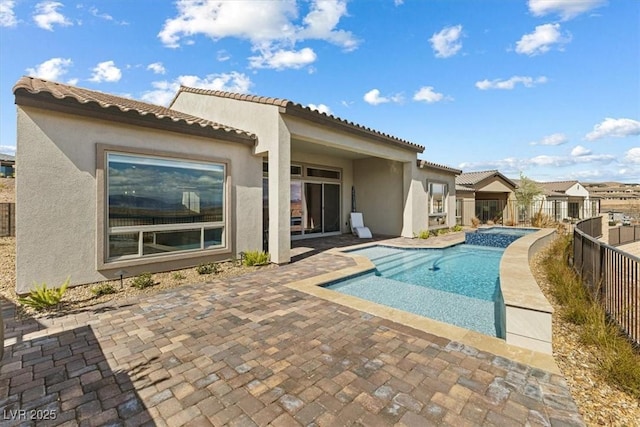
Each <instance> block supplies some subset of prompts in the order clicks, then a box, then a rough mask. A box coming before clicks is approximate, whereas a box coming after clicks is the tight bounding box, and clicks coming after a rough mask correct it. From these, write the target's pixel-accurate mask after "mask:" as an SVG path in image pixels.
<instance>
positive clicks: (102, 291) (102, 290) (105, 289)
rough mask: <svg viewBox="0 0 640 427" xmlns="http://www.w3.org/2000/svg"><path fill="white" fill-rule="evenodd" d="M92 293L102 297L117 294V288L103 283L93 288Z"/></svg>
mask: <svg viewBox="0 0 640 427" xmlns="http://www.w3.org/2000/svg"><path fill="white" fill-rule="evenodd" d="M91 293H92V294H93V295H95V296H97V297H99V296H102V295H109V294H115V293H116V288H114V287H113V285H112V284H110V283H102V284H100V285H96V286H94V287H93V288H91Z"/></svg>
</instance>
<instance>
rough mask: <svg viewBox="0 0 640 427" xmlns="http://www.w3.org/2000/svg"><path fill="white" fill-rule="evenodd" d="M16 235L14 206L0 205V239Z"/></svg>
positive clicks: (10, 204)
mask: <svg viewBox="0 0 640 427" xmlns="http://www.w3.org/2000/svg"><path fill="white" fill-rule="evenodd" d="M15 235H16V204H15V203H0V237H5V236H15Z"/></svg>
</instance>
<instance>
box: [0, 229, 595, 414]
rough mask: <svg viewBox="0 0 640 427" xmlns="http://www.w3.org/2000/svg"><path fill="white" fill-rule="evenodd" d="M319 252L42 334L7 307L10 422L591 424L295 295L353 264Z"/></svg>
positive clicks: (457, 358) (526, 391) (418, 334)
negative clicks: (311, 280)
mask: <svg viewBox="0 0 640 427" xmlns="http://www.w3.org/2000/svg"><path fill="white" fill-rule="evenodd" d="M346 241H348V240H346ZM334 243H335V241H334ZM305 244H306V245H309V242H306V243H305ZM327 244H330V242H329V241H324V242H323V243H321V245H327ZM321 249H322V248H319V249H318V247H316V248H315V249H310V250H309V251H308V252H306V255H309V256H306V257H304V255H305V254H303V253H304V252H305V250H300V249H298V250H296V252H295V253H300V254H303V255H300V256H298V258H300V259H298V260H296V261H295V262H293V263H291V264H289V265H286V266H281V267H279V268H274V269H267V270H262V271H259V272H256V273H252V274H249V275H245V276H242V277H236V278H231V279H227V280H212V281H211V282H208V283H204V284H198V285H190V286H183V287H180V288H178V289H174V290H170V291H164V292H161V293H158V294H156V295H154V296H153V297H150V298H147V299H146V300H143V301H128V302H125V303H120V304H119V305H113V306H104V307H95V308H93V309H90V310H84V311H80V312H77V313H71V314H68V315H65V316H62V317H57V318H48V319H40V320H39V322H36V321H34V320H28V321H23V322H20V321H16V320H15V317H14V311H15V307H13V305H12V304H11V303H9V302H7V301H3V303H2V314H3V316H4V318H5V323H6V328H7V329H6V333H5V345H6V347H5V356H4V359H3V361H2V367H1V368H0V417H2V418H0V424H1V425H34V424H35V425H65V426H66V425H87V426H97V425H127V426H129V425H131V426H138V425H158V426H164V425H168V426H180V425H189V426H209V425H215V426H221V425H229V426H253V425H259V426H263V425H274V426H298V425H304V426H307V425H319V426H324V425H327V426H336V425H371V426H387V425H394V424H399V425H408V426H428V425H455V426H467V425H469V426H470V425H496V426H504V425H532V426H535V425H541V426H548V425H553V426H555V425H558V426H566V425H570V426H574V425H583V422H582V419H581V417H580V415H579V413H578V410H577V408H576V405H575V404H574V402H573V399H572V398H571V395H570V393H569V389H568V386H567V384H566V382H565V380H564V379H563V378H562V377H561V376H559V375H557V374H553V373H550V372H546V371H543V370H541V369H538V368H532V367H530V366H527V365H524V364H522V363H518V362H516V361H512V360H509V359H506V358H504V357H500V356H495V355H493V354H490V353H487V352H483V351H479V350H477V349H475V348H473V347H470V346H466V345H464V344H461V343H458V342H455V341H450V340H448V339H445V338H442V337H438V336H436V335H433V334H430V333H427V332H424V331H420V330H416V329H413V328H410V327H407V326H404V325H400V324H398V323H394V322H392V321H389V320H386V319H383V318H380V317H376V316H373V315H371V314H368V313H366V312H363V311H358V310H354V309H351V308H348V307H344V306H342V305H339V304H336V303H333V302H330V301H326V300H324V299H320V298H317V297H314V296H311V295H308V294H305V293H302V292H299V291H295V290H293V289H290V288H288V287H286V286H284V285H285V284H287V283H290V282H293V281H297V280H300V279H304V278H308V277H312V276H315V275H318V274H323V273H327V272H331V271H335V270H337V269H340V268H344V267H348V266H350V264H352V263H353V261H352V260H351V259H349V258H346V257H342V256H337V255H335V254H331V253H325V252H322V251H321ZM32 410H33V411H34V412H31V411H32ZM19 411H26V412H19ZM36 411H39V412H36ZM47 414H49V415H51V414H55V416H56V419H54V420H39V421H38V422H37V423H35V422H34V421H29V417H30V416H38V417H40V418H42V417H43V416H44V415H47Z"/></svg>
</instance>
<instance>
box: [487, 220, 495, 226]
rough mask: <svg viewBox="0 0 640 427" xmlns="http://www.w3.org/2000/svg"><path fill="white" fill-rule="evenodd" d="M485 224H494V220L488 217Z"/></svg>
mask: <svg viewBox="0 0 640 427" xmlns="http://www.w3.org/2000/svg"><path fill="white" fill-rule="evenodd" d="M487 225H496V223H495V221H494V220H492V219H490V220H488V221H487Z"/></svg>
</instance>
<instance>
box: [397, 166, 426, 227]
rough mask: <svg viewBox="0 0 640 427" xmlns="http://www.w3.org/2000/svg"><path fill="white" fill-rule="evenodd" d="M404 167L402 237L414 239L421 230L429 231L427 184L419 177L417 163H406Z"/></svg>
mask: <svg viewBox="0 0 640 427" xmlns="http://www.w3.org/2000/svg"><path fill="white" fill-rule="evenodd" d="M402 167H403V171H402V172H403V174H402V176H403V179H402V184H403V185H402V187H403V197H404V211H403V213H402V218H403V221H402V233H401V235H402V237H413V236H414V234H417V233H418V232H420V231H421V230H426V229H427V203H426V202H427V201H426V191H425V188H424V186H425V183H424V182H422V181H421V180H420V177H419V176H418V166H417V165H416V162H415V161H412V162H404V163H403V164H402Z"/></svg>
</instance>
